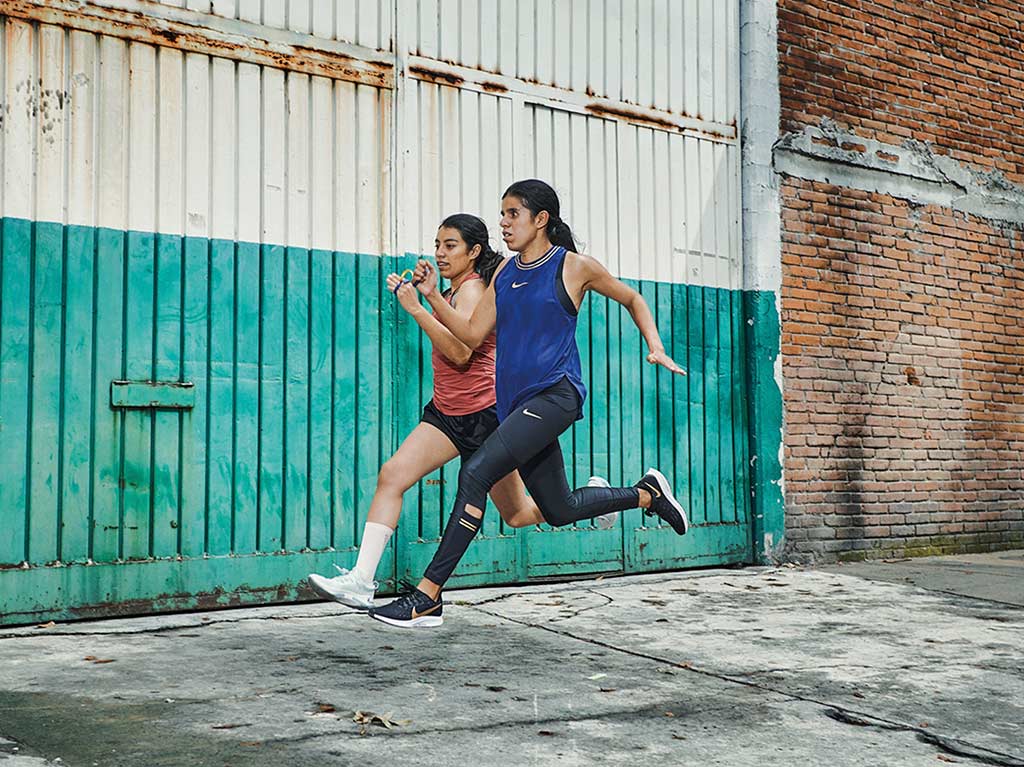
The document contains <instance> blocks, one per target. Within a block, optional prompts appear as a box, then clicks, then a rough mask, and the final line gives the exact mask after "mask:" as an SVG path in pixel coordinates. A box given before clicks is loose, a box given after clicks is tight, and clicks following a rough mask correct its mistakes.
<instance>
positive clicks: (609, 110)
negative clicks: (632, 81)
mask: <svg viewBox="0 0 1024 767" xmlns="http://www.w3.org/2000/svg"><path fill="white" fill-rule="evenodd" d="M586 110H587V111H588V112H590V113H591V114H594V115H597V116H598V117H612V118H616V119H621V120H629V121H630V122H632V123H641V124H643V125H650V126H652V127H655V128H666V129H668V130H681V128H680V127H679V126H678V125H676V124H675V123H674V122H672V121H671V120H663V119H661V118H658V117H652V116H651V115H647V114H644V113H643V112H638V111H634V110H632V109H625V108H623V107H611V106H608V105H606V104H587V106H586Z"/></svg>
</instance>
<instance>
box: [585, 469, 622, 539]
mask: <svg viewBox="0 0 1024 767" xmlns="http://www.w3.org/2000/svg"><path fill="white" fill-rule="evenodd" d="M587 487H611V485H610V484H608V480H607V479H605V478H604V477H591V478H590V479H589V480H587ZM618 519H619V512H617V511H613V512H612V513H611V514H602V515H601V516H599V517H594V522H595V523H596V524H597V528H598V529H599V530H611V529H612V528H613V527H615V523H616V522H617V521H618Z"/></svg>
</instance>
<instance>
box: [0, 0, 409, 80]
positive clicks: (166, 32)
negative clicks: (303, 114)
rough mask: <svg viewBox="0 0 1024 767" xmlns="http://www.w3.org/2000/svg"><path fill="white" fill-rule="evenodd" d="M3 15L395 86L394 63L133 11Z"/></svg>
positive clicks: (10, 5) (15, 7) (25, 8)
mask: <svg viewBox="0 0 1024 767" xmlns="http://www.w3.org/2000/svg"><path fill="white" fill-rule="evenodd" d="M2 11H3V14H4V15H6V16H8V17H10V18H14V19H19V20H23V21H28V22H34V23H40V24H54V25H57V26H62V27H67V28H70V29H78V30H83V31H86V32H94V33H96V34H101V35H109V36H111V37H118V38H121V39H125V40H131V41H133V42H139V43H147V44H150V45H159V46H162V47H169V48H175V49H177V50H181V51H185V52H187V53H200V54H206V55H209V56H217V57H221V58H226V59H231V60H233V61H241V62H244V63H248V64H258V65H262V66H269V67H273V68H275V69H284V70H287V71H289V72H301V73H303V74H310V75H319V76H322V77H328V78H331V79H334V80H345V81H349V82H356V83H361V84H365V85H372V86H375V87H378V88H390V87H391V86H392V84H393V82H394V71H393V70H394V67H393V65H392V64H391V63H390V62H377V61H364V60H362V59H357V58H354V57H352V56H350V55H348V54H345V53H340V52H337V51H330V50H321V49H317V48H310V47H307V46H302V45H292V44H285V43H278V42H273V41H270V40H263V39H258V38H252V37H248V36H245V35H243V34H236V33H233V32H225V31H219V30H216V29H208V28H206V27H203V26H199V25H196V24H190V23H186V22H182V21H174V20H169V19H160V18H154V17H151V16H146V15H145V14H142V13H138V12H135V11H126V10H120V9H115V8H106V7H102V6H88V5H77V4H70V3H66V4H65V3H59V2H57V3H54V4H52V5H49V6H43V5H38V4H36V3H34V2H29V0H5V2H4V4H3V9H2Z"/></svg>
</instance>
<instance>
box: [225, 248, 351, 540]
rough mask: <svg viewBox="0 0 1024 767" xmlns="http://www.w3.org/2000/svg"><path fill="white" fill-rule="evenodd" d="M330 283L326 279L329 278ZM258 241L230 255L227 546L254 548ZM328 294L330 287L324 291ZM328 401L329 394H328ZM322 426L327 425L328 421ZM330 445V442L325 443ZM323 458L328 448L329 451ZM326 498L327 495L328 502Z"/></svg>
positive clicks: (257, 471)
mask: <svg viewBox="0 0 1024 767" xmlns="http://www.w3.org/2000/svg"><path fill="white" fill-rule="evenodd" d="M328 284H329V283H328ZM260 290H261V287H260V247H259V245H256V244H254V243H250V242H240V243H238V250H237V252H236V261H235V285H234V291H235V316H236V319H235V327H236V330H235V339H234V340H235V368H234V390H233V396H234V404H235V433H234V442H233V449H234V463H233V466H232V468H233V470H234V486H233V489H234V504H235V506H234V515H233V524H234V529H233V533H232V536H231V540H232V543H231V549H232V551H234V552H235V553H238V554H251V553H253V552H255V551H257V548H258V543H257V540H258V539H257V533H256V530H257V516H258V513H259V490H258V481H259V456H260V453H259V433H260V431H259V430H260V335H261V334H260ZM328 295H330V293H328ZM327 399H328V401H331V397H330V394H328V397H327ZM326 428H327V429H328V430H330V428H331V422H330V420H328V421H327V424H326ZM327 445H328V446H329V445H330V442H328V443H327ZM328 460H330V454H329V453H328ZM329 502H330V499H328V503H329Z"/></svg>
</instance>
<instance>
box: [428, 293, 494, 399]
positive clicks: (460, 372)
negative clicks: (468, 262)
mask: <svg viewBox="0 0 1024 767" xmlns="http://www.w3.org/2000/svg"><path fill="white" fill-rule="evenodd" d="M468 279H470V280H473V279H477V280H478V279H480V275H479V274H475V273H474V274H471V275H470V276H469V278H468ZM454 298H455V293H451V294H450V295H448V296H447V297H446V300H447V301H448V303H449V304H451V302H452V300H453V299H454ZM495 348H496V347H495V340H494V333H491V334H490V335H489V336H487V338H485V339H484V342H483V343H482V344H480V346H479V347H477V348H476V350H475V351H474V352H473V355H472V356H471V357H470V358H469V362H467V363H466V364H465V365H456V364H455V363H454V362H452V361H451V360H449V359H448V358H447V357H445V356H444V355H443V354H441V352H439V351H438V350H437V347H435V348H434V350H433V353H432V354H431V359H432V361H433V363H434V405H435V406H436V407H437V409H438V410H440V411H441V412H442V413H444V414H445V415H469V414H470V413H476V412H479V411H480V410H484V409H486V408H489V407H491V406H492V405H494V403H495V402H496V401H497V398H496V396H495V394H494V351H495Z"/></svg>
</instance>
